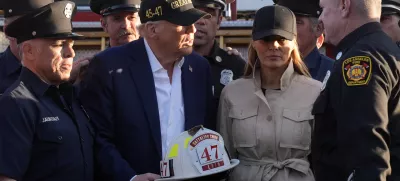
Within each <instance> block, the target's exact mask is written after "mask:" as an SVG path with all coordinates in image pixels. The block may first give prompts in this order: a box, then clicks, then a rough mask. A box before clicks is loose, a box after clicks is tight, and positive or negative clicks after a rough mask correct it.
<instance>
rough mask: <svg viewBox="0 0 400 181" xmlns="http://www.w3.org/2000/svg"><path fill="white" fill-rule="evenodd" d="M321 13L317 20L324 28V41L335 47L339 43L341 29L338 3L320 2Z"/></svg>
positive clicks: (335, 1) (336, 0)
mask: <svg viewBox="0 0 400 181" xmlns="http://www.w3.org/2000/svg"><path fill="white" fill-rule="evenodd" d="M320 6H321V8H322V13H321V15H320V17H319V20H320V21H322V23H323V24H324V28H325V41H326V42H328V43H331V44H333V45H336V44H337V43H339V41H340V36H341V35H340V34H339V33H340V31H341V29H342V27H343V26H342V24H343V23H341V22H342V21H341V14H340V1H339V0H320Z"/></svg>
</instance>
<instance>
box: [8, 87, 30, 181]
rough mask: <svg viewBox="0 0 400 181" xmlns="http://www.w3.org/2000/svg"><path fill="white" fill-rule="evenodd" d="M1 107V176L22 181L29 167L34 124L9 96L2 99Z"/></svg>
mask: <svg viewBox="0 0 400 181" xmlns="http://www.w3.org/2000/svg"><path fill="white" fill-rule="evenodd" d="M0 107H1V109H0V160H1V161H0V175H2V176H5V177H9V178H12V179H15V180H22V177H23V176H24V175H25V172H26V171H27V169H28V166H29V161H30V155H31V150H32V142H33V137H34V123H33V122H32V121H30V120H29V119H26V117H25V116H24V114H22V113H21V111H20V110H21V109H20V108H19V107H18V105H17V102H16V101H15V99H14V98H12V97H10V96H9V95H5V96H3V97H2V98H1V100H0Z"/></svg>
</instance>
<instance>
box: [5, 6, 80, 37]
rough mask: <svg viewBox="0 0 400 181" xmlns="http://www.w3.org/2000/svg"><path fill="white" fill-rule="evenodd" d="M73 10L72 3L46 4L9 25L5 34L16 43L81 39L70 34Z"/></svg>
mask: <svg viewBox="0 0 400 181" xmlns="http://www.w3.org/2000/svg"><path fill="white" fill-rule="evenodd" d="M74 10H75V3H74V2H72V1H57V2H54V3H51V4H48V5H46V6H43V7H42V8H39V9H37V10H34V11H32V12H31V13H28V14H25V15H23V16H21V17H20V18H18V19H16V20H15V21H13V22H12V23H10V24H9V25H8V27H7V29H6V31H5V34H6V35H7V36H10V37H14V38H16V39H17V43H22V42H24V41H27V40H31V39H35V38H54V39H81V38H83V36H82V35H78V34H75V33H72V22H71V19H72V17H73V15H74V14H75V11H74Z"/></svg>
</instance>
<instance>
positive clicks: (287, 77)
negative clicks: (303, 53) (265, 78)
mask: <svg viewBox="0 0 400 181" xmlns="http://www.w3.org/2000/svg"><path fill="white" fill-rule="evenodd" d="M293 75H294V67H293V61H290V63H289V65H288V67H287V68H286V70H285V72H283V74H282V77H281V86H280V88H281V91H286V90H287V89H288V87H289V86H290V83H291V82H292V79H293ZM253 78H254V79H255V83H256V89H257V90H261V71H260V68H257V69H256V71H255V75H254V77H253Z"/></svg>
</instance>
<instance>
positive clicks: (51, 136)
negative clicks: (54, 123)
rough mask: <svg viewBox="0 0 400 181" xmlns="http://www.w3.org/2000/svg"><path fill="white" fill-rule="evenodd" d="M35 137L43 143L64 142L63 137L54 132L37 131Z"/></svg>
mask: <svg viewBox="0 0 400 181" xmlns="http://www.w3.org/2000/svg"><path fill="white" fill-rule="evenodd" d="M37 135H38V138H39V139H40V140H42V141H45V142H52V143H62V142H63V140H64V137H63V136H62V135H61V134H59V133H57V132H56V131H50V132H49V131H47V132H45V131H43V132H42V131H39V132H38V133H37Z"/></svg>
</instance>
